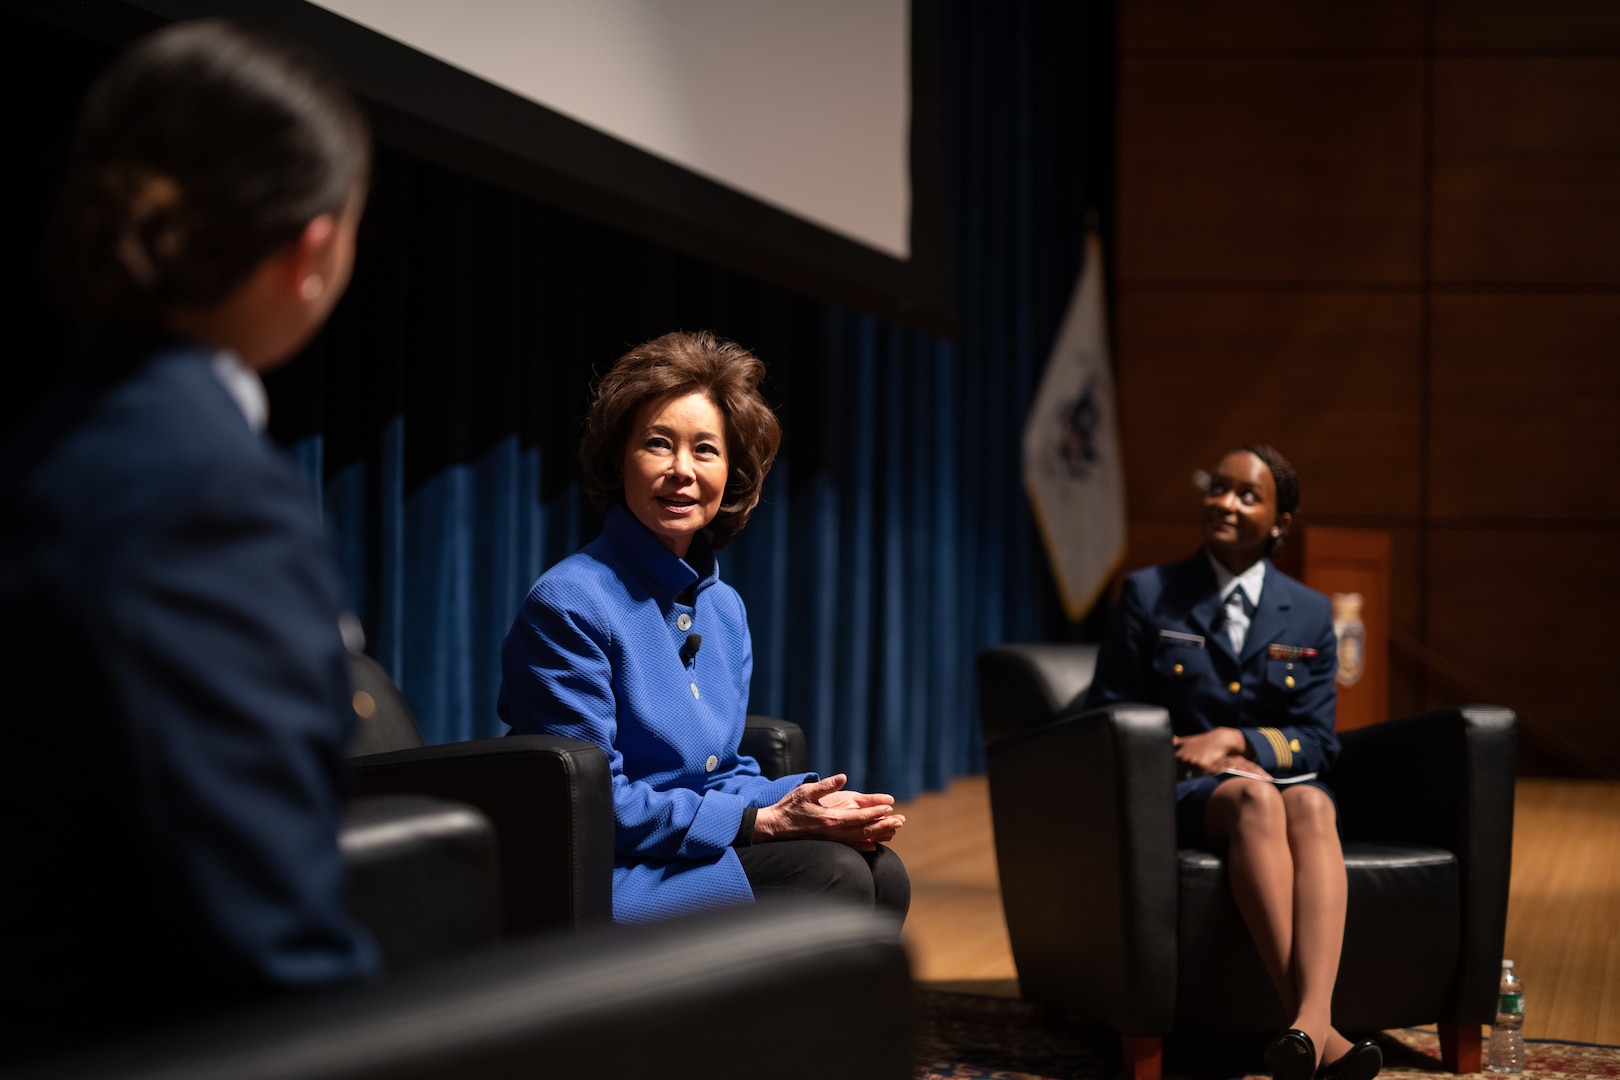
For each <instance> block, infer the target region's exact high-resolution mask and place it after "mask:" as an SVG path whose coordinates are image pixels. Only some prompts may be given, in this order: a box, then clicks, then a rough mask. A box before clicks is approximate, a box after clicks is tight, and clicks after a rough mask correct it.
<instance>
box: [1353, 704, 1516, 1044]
mask: <svg viewBox="0 0 1620 1080" xmlns="http://www.w3.org/2000/svg"><path fill="white" fill-rule="evenodd" d="M1339 740H1340V743H1341V745H1342V746H1343V750H1342V752H1341V754H1340V757H1339V761H1338V763H1337V764H1336V765H1335V766H1334V769H1333V772H1332V774H1331V775H1330V776H1329V777H1328V781H1329V783H1330V784H1332V786H1333V790H1334V792H1335V793H1336V794H1337V795H1338V797H1339V813H1340V820H1342V821H1343V822H1344V827H1345V838H1346V839H1347V840H1374V841H1390V840H1395V841H1404V842H1407V843H1421V844H1427V845H1432V846H1434V847H1441V848H1446V849H1448V850H1450V851H1452V852H1454V853H1455V854H1456V855H1457V860H1458V864H1459V868H1460V870H1461V874H1462V912H1463V927H1462V948H1461V963H1460V964H1459V965H1458V982H1457V989H1456V992H1455V997H1454V1001H1455V1010H1456V1011H1455V1013H1454V1014H1453V1015H1451V1016H1448V1017H1441V1018H1440V1019H1443V1020H1449V1021H1453V1022H1456V1023H1487V1022H1489V1020H1490V1018H1491V1016H1492V1015H1493V1013H1494V1007H1493V1002H1494V1001H1495V996H1494V995H1495V993H1496V991H1495V986H1496V978H1497V972H1498V971H1499V967H1500V964H1501V956H1502V941H1503V936H1504V934H1505V933H1506V929H1507V900H1508V875H1509V871H1510V870H1511V868H1512V862H1513V858H1512V856H1513V792H1514V762H1515V753H1516V748H1517V729H1516V718H1515V717H1514V715H1513V712H1512V710H1510V709H1503V708H1496V707H1492V706H1485V705H1468V706H1463V707H1460V708H1454V709H1445V710H1442V711H1440V712H1434V713H1428V714H1426V715H1424V716H1416V717H1409V718H1406V719H1401V720H1391V721H1389V722H1388V723H1384V724H1376V725H1374V726H1372V727H1367V728H1359V729H1357V730H1355V731H1347V732H1345V733H1344V734H1343V735H1341V736H1340V737H1339Z"/></svg>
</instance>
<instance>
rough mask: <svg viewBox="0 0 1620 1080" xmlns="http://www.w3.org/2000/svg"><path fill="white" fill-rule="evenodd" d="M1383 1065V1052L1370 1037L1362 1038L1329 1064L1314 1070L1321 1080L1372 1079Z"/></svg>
mask: <svg viewBox="0 0 1620 1080" xmlns="http://www.w3.org/2000/svg"><path fill="white" fill-rule="evenodd" d="M1383 1067H1384V1052H1383V1051H1382V1050H1380V1049H1378V1044H1377V1043H1375V1042H1373V1041H1372V1040H1371V1039H1362V1040H1361V1041H1360V1042H1358V1043H1356V1044H1355V1045H1354V1046H1352V1047H1351V1048H1350V1049H1348V1050H1346V1051H1345V1052H1344V1056H1343V1057H1341V1058H1340V1059H1339V1060H1338V1061H1335V1062H1334V1063H1333V1064H1331V1065H1324V1066H1322V1067H1321V1068H1320V1069H1317V1070H1316V1075H1317V1076H1318V1077H1320V1078H1321V1080H1373V1077H1375V1076H1377V1075H1378V1071H1379V1070H1380V1069H1382V1068H1383Z"/></svg>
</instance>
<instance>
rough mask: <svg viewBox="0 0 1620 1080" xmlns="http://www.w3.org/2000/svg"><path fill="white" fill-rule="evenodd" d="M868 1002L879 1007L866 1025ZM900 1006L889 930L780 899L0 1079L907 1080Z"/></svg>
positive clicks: (127, 1045) (519, 947) (521, 952)
mask: <svg viewBox="0 0 1620 1080" xmlns="http://www.w3.org/2000/svg"><path fill="white" fill-rule="evenodd" d="M851 986H858V987H860V993H858V994H852V993H850V992H849V988H850V987H851ZM873 1001H881V1002H883V1019H882V1021H881V1022H877V1023H874V1022H873V1021H872V1014H871V1002H873ZM784 1002H788V1003H790V1005H789V1007H788V1008H787V1010H786V1011H787V1013H788V1014H790V1015H789V1018H788V1019H784V1007H783V1003H784ZM913 1010H914V999H913V992H912V987H911V976H910V969H909V965H908V963H907V959H906V955H905V950H904V948H903V947H902V946H901V944H900V943H899V942H898V941H896V940H895V936H894V927H893V925H892V924H890V923H888V922H887V921H885V920H883V919H881V918H879V917H877V916H874V915H872V914H870V913H867V912H859V911H852V910H849V909H847V908H844V907H841V906H837V905H829V906H825V907H824V906H820V905H814V904H810V905H805V906H799V905H793V904H787V903H782V904H774V905H768V906H765V907H761V908H731V909H727V910H724V911H717V912H712V913H708V914H705V915H701V916H695V917H690V918H684V919H677V920H672V921H670V922H666V923H660V924H657V925H653V926H642V927H629V928H623V927H614V926H595V927H587V928H584V929H582V930H581V931H579V932H578V933H574V934H551V935H545V936H543V937H539V938H536V939H534V940H531V941H527V942H522V943H517V944H509V945H507V946H504V947H502V948H500V949H496V950H491V951H486V952H484V953H482V954H480V955H476V956H471V957H464V958H462V959H459V960H454V961H450V962H447V963H442V964H436V965H433V966H431V967H429V968H426V969H423V970H419V971H416V972H413V973H410V974H407V975H403V976H400V977H398V978H393V979H390V980H389V981H388V982H387V983H385V984H383V985H381V986H374V987H368V988H364V989H361V990H356V991H350V992H347V993H339V994H329V995H325V996H322V997H318V998H314V999H309V1000H301V1001H296V1002H290V1003H283V1004H279V1005H275V1006H261V1007H259V1008H255V1009H249V1010H245V1011H243V1012H240V1013H236V1014H232V1015H229V1016H223V1017H216V1018H213V1019H212V1020H210V1021H209V1022H207V1023H205V1024H193V1025H190V1026H185V1027H179V1028H174V1029H169V1030H165V1031H160V1032H153V1033H150V1034H148V1035H145V1036H143V1037H140V1038H132V1039H127V1040H123V1041H120V1042H117V1043H114V1044H111V1045H107V1046H103V1047H101V1048H98V1049H96V1050H91V1051H86V1052H83V1053H80V1054H77V1055H73V1056H67V1057H59V1058H52V1059H49V1060H43V1061H36V1062H34V1063H32V1064H31V1065H23V1066H19V1067H18V1068H17V1069H16V1071H15V1072H8V1073H7V1076H8V1077H13V1078H15V1080H67V1078H69V1077H71V1078H73V1080H103V1078H106V1080H111V1078H113V1077H117V1078H119V1080H201V1078H204V1077H206V1078H208V1080H269V1078H272V1077H277V1078H284V1077H298V1078H300V1080H440V1078H442V1080H461V1078H464V1077H479V1078H481V1080H507V1078H511V1080H519V1078H529V1077H534V1076H557V1077H574V1076H590V1077H600V1078H604V1080H616V1078H621V1077H622V1078H625V1080H630V1078H640V1077H647V1076H656V1077H659V1078H660V1080H770V1078H784V1080H799V1078H803V1080H811V1078H815V1077H824V1076H841V1077H852V1078H872V1080H907V1078H909V1077H910V1076H911V1075H912V1045H911V1040H912V1029H913V1024H914V1020H913ZM93 1022H94V1018H87V1019H86V1023H87V1025H88V1024H91V1023H93Z"/></svg>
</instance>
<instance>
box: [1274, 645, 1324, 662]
mask: <svg viewBox="0 0 1620 1080" xmlns="http://www.w3.org/2000/svg"><path fill="white" fill-rule="evenodd" d="M1266 656H1268V657H1269V658H1271V659H1272V660H1315V659H1316V650H1315V649H1307V648H1306V647H1305V646H1303V645H1268V646H1267V647H1266Z"/></svg>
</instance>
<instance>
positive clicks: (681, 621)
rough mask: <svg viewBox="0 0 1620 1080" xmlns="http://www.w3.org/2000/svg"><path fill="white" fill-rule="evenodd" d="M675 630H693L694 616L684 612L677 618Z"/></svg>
mask: <svg viewBox="0 0 1620 1080" xmlns="http://www.w3.org/2000/svg"><path fill="white" fill-rule="evenodd" d="M675 628H676V629H677V630H683V631H684V630H690V629H692V616H690V615H688V614H687V613H686V612H684V611H683V612H681V613H680V614H679V615H677V616H675Z"/></svg>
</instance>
